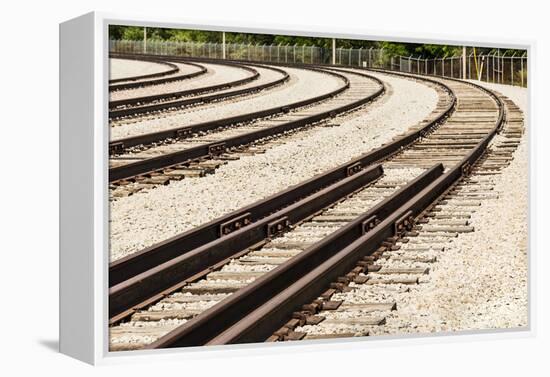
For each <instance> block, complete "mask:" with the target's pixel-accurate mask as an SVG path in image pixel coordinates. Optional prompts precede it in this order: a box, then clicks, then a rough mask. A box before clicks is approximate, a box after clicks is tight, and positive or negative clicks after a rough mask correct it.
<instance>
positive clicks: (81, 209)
mask: <svg viewBox="0 0 550 377" xmlns="http://www.w3.org/2000/svg"><path fill="white" fill-rule="evenodd" d="M110 24H113V25H139V26H150V27H173V28H185V29H202V30H217V31H240V32H255V33H272V34H289V35H304V36H323V37H336V38H352V39H353V38H360V39H369V40H391V41H400V42H420V41H421V42H423V43H442V44H459V45H463V44H464V45H484V46H489V47H507V48H521V49H527V51H528V55H529V56H530V57H531V56H534V54H535V51H534V48H535V45H534V42H533V41H525V40H519V41H518V40H513V39H505V38H502V39H500V40H498V41H495V40H493V39H491V40H489V39H485V38H479V39H477V38H476V39H475V40H465V39H464V38H461V37H460V36H456V37H452V38H444V39H441V38H439V37H437V35H425V34H413V33H407V34H405V33H385V32H373V31H369V30H345V29H335V30H330V31H329V30H327V31H325V30H320V29H319V28H312V27H300V26H296V27H292V26H290V27H289V26H280V25H269V26H264V25H261V26H260V25H257V24H256V25H255V24H254V23H252V22H250V23H249V24H248V25H246V26H244V25H240V24H235V23H224V24H223V25H222V24H218V25H208V24H203V23H197V22H196V21H193V22H190V21H188V20H178V19H169V18H157V17H151V18H147V19H145V18H143V17H135V16H126V15H117V14H107V13H97V12H92V13H88V14H85V15H83V16H80V17H78V18H75V19H72V20H69V21H66V22H64V23H62V24H61V25H60V324H59V325H60V351H61V352H62V353H65V354H67V355H69V356H71V357H74V358H76V359H79V360H82V361H84V362H87V363H90V364H108V363H118V362H125V363H126V362H132V360H139V359H142V358H151V357H154V358H159V359H161V358H162V359H165V358H168V359H176V358H177V359H179V360H181V359H182V356H183V357H186V358H187V357H190V358H205V357H206V358H208V357H211V356H213V355H215V356H222V357H223V356H230V355H235V354H238V355H252V354H254V355H257V354H266V353H271V352H277V353H287V354H291V353H295V352H296V351H299V352H302V351H303V352H308V351H311V350H320V349H327V348H329V347H330V348H331V349H337V350H346V349H350V348H354V347H366V348H368V347H379V346H384V345H388V344H389V345H395V344H396V343H397V344H398V345H400V344H408V343H410V342H414V343H420V344H422V343H426V342H427V343H433V342H449V341H452V342H454V341H465V340H466V341H470V340H478V339H492V338H494V337H498V338H508V337H526V336H533V335H534V330H533V326H534V321H535V319H534V318H533V313H534V311H533V310H532V308H533V305H534V303H533V295H532V284H533V281H534V275H533V274H534V269H533V268H532V266H533V263H534V262H533V251H532V250H531V239H532V237H531V236H532V234H530V235H529V240H530V242H529V243H530V248H529V249H530V250H529V271H530V276H529V302H530V303H529V305H530V311H529V313H530V314H529V315H530V318H529V324H530V325H529V327H528V329H527V330H525V331H517V330H514V331H507V330H500V331H490V332H489V331H476V332H469V333H461V335H460V336H457V335H456V334H452V335H453V336H450V337H449V336H441V335H446V334H441V333H440V334H437V335H436V336H425V335H422V336H399V337H391V338H390V337H385V338H383V339H376V338H373V339H366V338H358V339H351V340H349V339H346V340H344V339H340V340H333V341H324V342H315V343H311V342H306V343H292V344H284V345H279V344H272V345H266V344H250V345H238V346H224V347H208V348H205V347H202V348H201V347H193V348H185V349H183V348H180V349H169V350H159V351H133V352H123V353H110V352H109V351H108V326H107V322H108V314H107V296H108V284H107V280H108V279H107V273H108V261H109V257H108V253H109V251H108V247H109V235H108V224H109V222H108V214H109V203H108V192H107V190H108V147H107V146H108V140H109V132H108V125H107V124H108V114H107V109H108V103H107V101H108V85H107V82H108V26H109V25H110ZM531 66H532V59H529V72H530V75H529V78H528V88H529V93H530V94H529V96H531V90H532V85H531V84H532V82H533V81H534V80H536V78H534V77H533V75H532V74H531V73H533V72H534V70H532V69H531V68H532V67H531ZM529 106H532V105H531V101H530V100H529ZM531 113H532V111H529V113H528V114H526V119H525V124H526V128H527V130H528V135H529V145H530V147H531V148H532V147H533V145H534V144H533V142H532V141H533V138H534V137H535V134H536V130H534V129H533V127H531V126H530V114H531ZM529 153H530V156H532V154H533V150H532V149H531V150H530V152H529ZM76 161H78V164H77V163H75V162H76ZM530 169H533V164H532V160H531V161H530ZM530 219H532V212H531V213H530Z"/></svg>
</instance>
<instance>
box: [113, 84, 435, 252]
mask: <svg viewBox="0 0 550 377" xmlns="http://www.w3.org/2000/svg"><path fill="white" fill-rule="evenodd" d="M373 75H374V76H377V77H379V78H381V79H382V80H384V81H385V82H387V83H388V84H389V85H390V86H391V87H392V90H393V94H392V95H391V96H389V97H386V98H385V99H383V100H381V101H378V102H375V103H374V104H371V105H368V106H366V107H364V108H363V109H361V110H359V111H357V112H354V113H352V114H348V115H344V116H340V117H336V118H334V119H333V120H331V123H337V124H340V126H338V127H315V128H311V129H309V130H307V131H303V132H300V133H299V134H296V135H293V136H291V137H290V138H289V140H288V142H286V143H284V144H281V145H274V146H273V147H271V148H270V149H268V150H267V151H266V153H264V154H257V155H253V156H248V157H243V158H241V159H239V160H237V161H231V162H230V163H228V164H226V165H224V166H222V167H221V168H219V169H218V170H217V171H216V173H215V174H214V175H209V176H206V177H204V178H198V179H184V180H182V181H179V182H173V183H171V184H170V185H168V186H162V187H157V188H155V189H154V190H151V191H148V192H143V193H142V192H140V193H138V194H135V195H132V196H129V197H125V198H120V199H119V200H117V201H115V202H112V203H111V228H110V231H111V259H112V260H116V259H118V258H121V257H123V256H125V255H128V254H131V253H133V252H135V251H138V250H140V249H142V248H144V247H147V246H150V245H152V244H154V243H156V242H159V241H161V240H164V239H166V238H169V237H172V236H174V235H176V234H178V233H181V232H183V231H186V230H188V229H191V228H193V227H195V226H198V225H200V224H203V223H205V222H207V221H209V220H212V219H214V218H217V217H219V216H221V215H223V214H225V213H228V212H230V211H232V210H235V209H238V208H240V207H243V206H245V205H247V204H250V203H252V202H254V201H256V200H259V199H261V198H264V197H266V196H268V195H270V194H273V193H275V192H278V191H280V190H283V189H285V188H286V187H288V186H290V185H294V184H297V183H299V182H301V181H303V180H306V179H308V178H311V177H312V176H314V175H315V174H318V173H321V172H323V171H326V170H328V169H330V168H333V167H335V166H337V165H339V164H342V163H344V162H346V161H349V160H350V159H351V158H353V157H356V156H358V155H360V154H362V153H365V152H367V151H369V150H371V149H373V148H375V147H378V146H380V145H381V144H383V143H385V142H387V141H390V140H391V139H392V137H394V136H395V135H397V134H399V133H401V132H404V131H405V130H407V129H408V128H410V127H411V126H413V125H415V124H417V123H418V122H420V121H421V120H422V119H424V118H425V117H427V116H428V115H429V114H430V112H431V111H432V110H433V109H434V108H435V105H436V103H437V99H438V96H437V93H436V92H435V90H434V89H432V88H430V87H427V86H426V85H424V84H422V83H420V82H414V81H411V80H407V79H403V78H398V77H395V76H391V75H383V74H373ZM325 78H326V76H325ZM283 91H284V90H281V91H279V93H281V92H283ZM287 94H288V93H287ZM270 98H271V97H270V96H268V97H266V98H265V99H263V100H264V101H266V102H272V101H269V100H270ZM117 128H118V127H117Z"/></svg>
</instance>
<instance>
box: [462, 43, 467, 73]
mask: <svg viewBox="0 0 550 377" xmlns="http://www.w3.org/2000/svg"><path fill="white" fill-rule="evenodd" d="M462 79H463V80H466V46H462Z"/></svg>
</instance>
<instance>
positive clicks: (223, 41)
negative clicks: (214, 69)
mask: <svg viewBox="0 0 550 377" xmlns="http://www.w3.org/2000/svg"><path fill="white" fill-rule="evenodd" d="M222 59H225V31H222Z"/></svg>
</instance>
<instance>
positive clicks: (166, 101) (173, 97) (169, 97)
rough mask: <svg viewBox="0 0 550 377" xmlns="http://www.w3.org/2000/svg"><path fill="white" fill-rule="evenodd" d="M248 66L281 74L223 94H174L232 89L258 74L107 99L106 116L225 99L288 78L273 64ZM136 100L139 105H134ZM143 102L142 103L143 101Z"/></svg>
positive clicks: (118, 115) (112, 116)
mask: <svg viewBox="0 0 550 377" xmlns="http://www.w3.org/2000/svg"><path fill="white" fill-rule="evenodd" d="M249 65H250V66H256V67H261V68H265V69H270V70H273V71H276V72H279V73H281V74H282V77H281V78H278V79H277V80H273V81H269V82H266V83H263V84H260V85H256V86H251V87H248V88H242V89H236V90H231V91H227V92H224V93H214V94H210V95H204V96H196V97H192V98H184V99H177V98H178V97H185V96H195V95H198V94H202V93H208V92H214V91H220V90H223V89H227V88H233V87H236V86H240V85H243V84H246V83H249V82H252V81H254V80H256V79H258V78H259V76H260V74H259V73H258V72H256V73H255V74H254V75H252V76H249V77H245V78H243V79H238V80H234V81H230V82H226V83H221V84H216V85H210V86H204V87H200V88H195V89H188V90H184V91H179V92H171V93H166V94H158V95H154V96H146V97H138V98H130V99H125V100H119V101H111V102H109V108H110V110H109V118H111V119H116V118H121V117H125V116H134V115H139V114H144V113H147V114H149V113H151V112H155V111H161V110H165V109H172V108H178V107H184V106H190V105H194V104H198V103H208V102H213V101H217V100H220V99H225V98H231V97H235V96H239V95H243V94H251V93H255V92H258V91H261V90H264V89H267V88H271V87H274V86H277V85H280V84H282V83H284V82H286V81H288V80H289V79H290V75H289V74H288V73H287V72H285V71H283V70H282V69H279V68H275V67H267V66H260V65H256V64H249ZM158 100H161V101H162V102H159V103H153V104H147V103H148V102H155V101H158ZM138 103H139V105H137V104H138ZM144 103H145V104H144ZM121 106H131V107H129V108H123V109H118V108H117V107H121Z"/></svg>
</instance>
